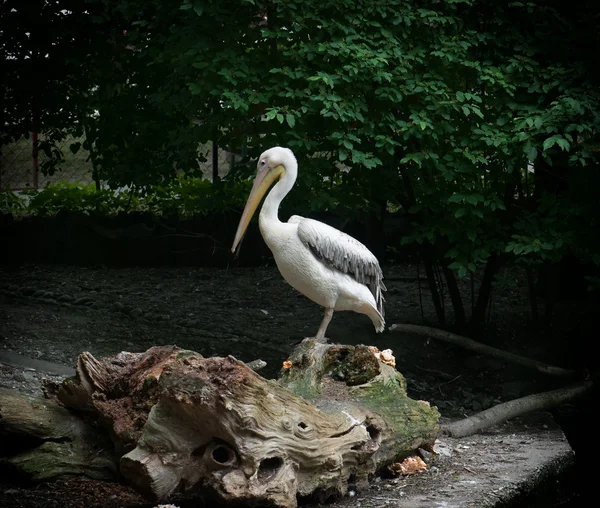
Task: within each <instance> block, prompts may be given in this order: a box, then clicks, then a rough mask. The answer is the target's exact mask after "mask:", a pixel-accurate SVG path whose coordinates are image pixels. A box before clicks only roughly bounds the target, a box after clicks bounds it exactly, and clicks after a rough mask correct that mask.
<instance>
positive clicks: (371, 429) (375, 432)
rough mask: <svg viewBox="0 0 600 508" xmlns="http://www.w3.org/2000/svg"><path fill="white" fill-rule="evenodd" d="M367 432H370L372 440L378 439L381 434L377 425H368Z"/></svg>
mask: <svg viewBox="0 0 600 508" xmlns="http://www.w3.org/2000/svg"><path fill="white" fill-rule="evenodd" d="M367 432H368V433H369V437H370V438H371V440H372V441H377V440H378V439H379V436H380V434H381V431H380V430H379V429H378V428H377V427H375V425H368V426H367Z"/></svg>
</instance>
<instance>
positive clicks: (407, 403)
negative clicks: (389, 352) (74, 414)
mask: <svg viewBox="0 0 600 508" xmlns="http://www.w3.org/2000/svg"><path fill="white" fill-rule="evenodd" d="M286 367H287V368H285V369H283V371H282V375H281V377H280V379H279V380H278V381H269V380H266V379H264V378H262V377H261V376H259V375H258V374H256V373H255V372H253V371H252V370H251V369H250V368H248V367H247V366H246V365H245V364H244V363H242V362H239V361H237V360H236V359H235V358H233V357H228V358H203V357H202V356H201V355H199V354H197V353H194V352H191V351H184V350H180V349H178V348H176V347H170V346H165V347H156V348H152V349H150V350H148V351H147V352H146V353H141V354H131V353H121V354H119V355H117V356H115V357H110V358H104V359H100V360H96V359H95V358H94V357H92V356H91V355H89V354H88V353H83V354H82V355H80V357H79V360H78V365H77V378H76V379H74V380H71V381H69V382H65V383H64V384H63V386H62V387H61V389H60V391H59V393H58V399H59V400H60V401H61V402H63V403H64V404H65V405H67V406H68V407H71V408H73V409H78V410H83V411H85V412H90V413H92V414H95V415H97V417H99V421H100V422H103V423H104V424H105V425H106V426H107V428H109V429H110V432H111V435H112V437H113V440H114V442H115V448H116V450H117V451H118V452H119V453H124V455H123V456H122V458H121V460H120V469H121V473H122V475H123V476H124V477H125V478H126V479H127V480H128V481H129V482H130V483H131V484H132V485H134V486H135V487H136V488H137V489H138V490H139V491H140V492H142V493H144V494H145V495H147V496H148V497H151V498H153V499H157V500H165V499H167V498H168V497H169V496H170V495H172V494H173V493H175V492H181V491H184V492H185V491H191V490H198V489H206V490H207V491H209V492H212V493H216V494H217V495H218V496H219V497H220V498H222V499H223V500H225V501H235V502H247V503H250V504H259V503H268V504H272V505H275V506H281V507H293V506H295V505H296V498H297V496H308V495H317V496H319V497H321V498H327V497H330V496H332V495H339V494H344V493H345V492H346V491H347V489H348V484H349V483H353V484H354V483H356V484H358V485H361V484H365V483H366V482H367V480H368V478H369V476H370V475H372V474H373V473H375V472H376V471H377V470H378V469H381V468H383V467H384V466H386V465H388V464H390V463H392V462H395V461H396V460H399V459H401V458H403V457H405V456H407V455H409V454H411V453H413V452H414V450H416V449H417V448H420V447H425V448H426V447H429V446H431V445H432V444H433V442H434V440H435V438H436V436H437V433H438V418H439V414H438V412H437V410H436V409H435V408H431V407H430V406H429V404H427V403H426V402H420V401H413V400H411V399H409V398H408V397H407V396H406V386H405V381H404V378H403V377H402V375H401V374H399V373H398V372H396V370H395V369H394V368H393V367H392V366H390V365H386V364H385V363H382V362H381V361H380V360H379V359H378V358H377V357H376V356H375V354H374V352H373V351H372V350H370V349H369V348H367V347H365V346H357V347H350V346H335V345H329V344H321V343H318V342H315V341H314V340H306V341H304V342H303V343H302V344H301V345H300V346H299V347H298V348H297V349H296V350H295V351H294V352H293V354H292V356H291V358H290V359H289V361H288V362H286Z"/></svg>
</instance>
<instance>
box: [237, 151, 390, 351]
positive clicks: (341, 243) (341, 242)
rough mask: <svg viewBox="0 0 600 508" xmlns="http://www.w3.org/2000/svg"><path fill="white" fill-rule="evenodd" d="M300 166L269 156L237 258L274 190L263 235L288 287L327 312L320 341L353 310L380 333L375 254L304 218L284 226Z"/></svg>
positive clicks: (261, 165)
mask: <svg viewBox="0 0 600 508" xmlns="http://www.w3.org/2000/svg"><path fill="white" fill-rule="evenodd" d="M297 175H298V163H297V162H296V158H295V157H294V154H293V153H292V151H291V150H290V149H289V148H282V147H279V146H276V147H274V148H270V149H269V150H267V151H266V152H264V153H263V154H262V155H261V156H260V159H259V160H258V164H257V174H256V178H255V180H254V185H253V186H252V191H251V192H250V196H249V197H248V202H247V203H246V207H245V208H244V212H243V214H242V217H241V219H240V223H239V226H238V229H237V232H236V234H235V239H234V241H233V246H232V248H231V252H235V249H236V248H237V246H238V245H239V243H240V240H241V239H242V236H243V235H244V233H245V231H246V228H247V227H248V224H249V223H250V220H251V219H252V216H253V215H254V212H255V211H256V208H257V207H258V204H259V203H260V201H261V199H262V197H263V196H264V195H265V193H266V192H267V190H269V187H271V185H272V184H273V182H275V181H276V180H277V183H276V184H275V186H274V187H273V189H272V190H271V192H269V195H268V196H267V198H266V199H265V202H264V204H263V207H262V209H261V211H260V215H259V220H258V225H259V227H260V232H261V234H262V236H263V238H264V240H265V242H266V244H267V245H268V247H269V249H271V252H272V253H273V257H274V258H275V262H276V263H277V268H279V271H280V272H281V275H283V278H284V279H285V280H286V281H288V283H289V284H290V285H291V286H292V287H294V288H296V289H297V290H298V291H300V293H302V294H303V295H304V296H307V297H308V298H310V299H311V300H312V301H313V302H316V303H318V304H319V305H321V306H322V307H325V316H324V317H323V321H322V322H321V326H320V327H319V330H318V332H317V335H316V337H315V338H316V339H317V340H320V341H326V340H327V339H326V338H325V332H326V330H327V326H328V325H329V322H330V321H331V318H332V317H333V311H334V310H353V311H354V312H359V313H361V314H366V315H367V316H369V317H370V318H371V320H372V321H373V324H374V325H375V330H376V331H377V332H382V331H383V330H384V328H385V320H384V319H383V316H384V311H383V302H384V298H383V291H385V290H386V289H385V286H384V285H383V281H382V279H383V273H382V271H381V268H380V267H379V262H378V261H377V258H376V257H375V256H374V255H373V253H372V252H371V251H370V250H369V249H367V248H366V247H365V246H364V245H363V244H362V243H360V242H359V241H358V240H355V239H354V238H352V237H351V236H348V235H347V234H346V233H342V232H341V231H338V230H337V229H335V228H332V227H331V226H328V225H327V224H323V223H322V222H319V221H316V220H312V219H305V218H304V217H300V216H298V215H294V216H292V217H290V220H289V221H288V222H281V221H280V220H279V218H278V216H277V214H278V210H279V205H280V203H281V201H282V200H283V198H285V196H286V195H287V193H288V192H289V191H290V190H291V189H292V187H293V185H294V183H295V182H296V177H297Z"/></svg>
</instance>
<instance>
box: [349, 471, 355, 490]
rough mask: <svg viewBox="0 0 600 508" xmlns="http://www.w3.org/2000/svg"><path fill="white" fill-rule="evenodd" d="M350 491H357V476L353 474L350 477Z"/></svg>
mask: <svg viewBox="0 0 600 508" xmlns="http://www.w3.org/2000/svg"><path fill="white" fill-rule="evenodd" d="M348 490H356V475H355V474H351V475H350V476H349V477H348Z"/></svg>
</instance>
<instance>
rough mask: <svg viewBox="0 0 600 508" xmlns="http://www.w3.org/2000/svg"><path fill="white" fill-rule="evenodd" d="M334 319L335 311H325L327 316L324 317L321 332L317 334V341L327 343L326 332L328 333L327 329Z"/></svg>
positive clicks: (320, 327)
mask: <svg viewBox="0 0 600 508" xmlns="http://www.w3.org/2000/svg"><path fill="white" fill-rule="evenodd" d="M332 317H333V309H325V315H324V316H323V321H321V326H319V331H318V332H317V336H316V337H315V339H317V340H318V341H319V342H327V339H326V338H325V332H326V331H327V327H328V326H329V322H330V321H331V318H332Z"/></svg>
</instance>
